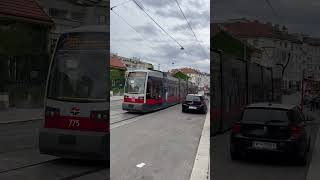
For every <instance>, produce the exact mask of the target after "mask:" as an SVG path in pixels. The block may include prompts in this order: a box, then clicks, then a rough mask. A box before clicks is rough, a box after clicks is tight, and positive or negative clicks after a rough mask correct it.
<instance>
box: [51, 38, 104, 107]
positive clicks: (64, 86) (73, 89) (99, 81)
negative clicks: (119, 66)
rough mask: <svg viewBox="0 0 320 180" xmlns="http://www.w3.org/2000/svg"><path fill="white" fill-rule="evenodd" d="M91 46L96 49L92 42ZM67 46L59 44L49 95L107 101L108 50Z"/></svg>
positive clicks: (81, 99)
mask: <svg viewBox="0 0 320 180" xmlns="http://www.w3.org/2000/svg"><path fill="white" fill-rule="evenodd" d="M62 40H63V39H62ZM73 41H74V39H73ZM91 42H92V41H91ZM59 46H60V47H59ZM90 46H91V47H92V48H93V46H92V44H91V45H90ZM65 47H66V46H65V45H62V46H61V44H59V43H58V46H57V51H56V52H55V56H54V59H53V64H52V68H51V72H50V77H49V86H48V98H52V99H57V100H66V101H68V100H69V101H81V102H83V101H85V102H92V101H106V100H107V79H108V78H107V66H106V65H107V64H106V52H105V51H103V50H100V51H99V50H90V48H89V50H88V47H87V48H85V49H82V48H78V47H76V46H72V47H73V48H70V47H69V48H65ZM102 67H105V68H102Z"/></svg>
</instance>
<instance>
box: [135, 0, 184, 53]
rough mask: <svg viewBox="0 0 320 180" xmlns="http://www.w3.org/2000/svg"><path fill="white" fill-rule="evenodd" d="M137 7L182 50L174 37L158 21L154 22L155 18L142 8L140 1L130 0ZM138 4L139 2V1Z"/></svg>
mask: <svg viewBox="0 0 320 180" xmlns="http://www.w3.org/2000/svg"><path fill="white" fill-rule="evenodd" d="M132 1H133V2H134V3H135V4H136V5H137V6H138V7H139V9H140V10H141V11H143V12H144V13H145V14H146V15H147V16H148V17H149V18H150V19H151V20H152V21H153V22H154V23H155V24H156V25H157V26H158V27H159V28H160V29H161V30H162V31H163V32H164V33H166V34H167V35H168V36H169V37H170V38H171V39H172V40H173V41H175V42H176V43H177V44H178V45H179V46H180V49H181V50H183V49H184V47H183V46H182V45H181V44H180V43H179V42H178V41H177V40H176V39H175V38H174V37H172V36H171V35H170V34H169V33H168V32H167V31H166V30H165V29H164V28H162V27H161V25H160V24H159V23H157V22H156V20H154V18H153V17H152V16H150V15H149V13H147V12H146V11H145V10H144V8H143V7H142V6H141V5H140V4H141V2H139V1H138V0H132ZM138 2H139V3H140V4H139V3H138Z"/></svg>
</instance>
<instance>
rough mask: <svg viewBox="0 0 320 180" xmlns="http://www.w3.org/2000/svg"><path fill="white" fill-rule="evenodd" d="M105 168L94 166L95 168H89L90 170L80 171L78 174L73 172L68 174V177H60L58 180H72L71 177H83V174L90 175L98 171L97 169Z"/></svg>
mask: <svg viewBox="0 0 320 180" xmlns="http://www.w3.org/2000/svg"><path fill="white" fill-rule="evenodd" d="M106 169H107V168H105V167H104V168H95V169H91V170H88V171H84V172H81V173H79V174H73V175H71V176H68V177H64V178H62V179H59V180H72V179H78V178H80V177H83V176H86V175H90V174H93V173H96V172H99V171H103V170H106ZM107 176H108V174H106V177H107Z"/></svg>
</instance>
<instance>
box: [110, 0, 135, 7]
mask: <svg viewBox="0 0 320 180" xmlns="http://www.w3.org/2000/svg"><path fill="white" fill-rule="evenodd" d="M131 1H132V0H127V1H124V2H122V3H119V4H117V5H115V6H112V7H111V9H113V8H115V7H118V6H122V5H124V4H126V3H128V2H131Z"/></svg>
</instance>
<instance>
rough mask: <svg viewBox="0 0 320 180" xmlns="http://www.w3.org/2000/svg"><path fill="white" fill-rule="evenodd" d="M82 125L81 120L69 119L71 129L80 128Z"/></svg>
mask: <svg viewBox="0 0 320 180" xmlns="http://www.w3.org/2000/svg"><path fill="white" fill-rule="evenodd" d="M79 126H80V123H79V120H75V119H69V127H79Z"/></svg>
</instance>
